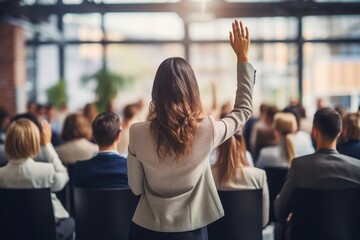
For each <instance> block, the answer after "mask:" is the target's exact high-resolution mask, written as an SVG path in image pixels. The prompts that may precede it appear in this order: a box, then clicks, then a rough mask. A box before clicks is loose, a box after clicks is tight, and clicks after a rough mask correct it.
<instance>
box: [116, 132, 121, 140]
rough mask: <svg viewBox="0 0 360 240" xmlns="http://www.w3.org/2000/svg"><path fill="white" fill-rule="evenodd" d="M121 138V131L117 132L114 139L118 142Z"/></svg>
mask: <svg viewBox="0 0 360 240" xmlns="http://www.w3.org/2000/svg"><path fill="white" fill-rule="evenodd" d="M120 139H121V132H119V133H118V135H117V137H116V141H118V142H120Z"/></svg>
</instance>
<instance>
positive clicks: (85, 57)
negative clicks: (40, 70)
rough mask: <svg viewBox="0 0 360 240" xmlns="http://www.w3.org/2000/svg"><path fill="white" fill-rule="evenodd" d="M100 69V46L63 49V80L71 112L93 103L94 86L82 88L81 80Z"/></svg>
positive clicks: (71, 46) (77, 46)
mask: <svg viewBox="0 0 360 240" xmlns="http://www.w3.org/2000/svg"><path fill="white" fill-rule="evenodd" d="M101 67H102V46H101V45H100V44H81V45H74V46H73V45H68V46H67V47H66V48H65V80H66V83H67V90H68V96H69V107H70V110H71V111H74V110H78V109H80V108H82V107H84V105H85V104H86V103H89V102H93V101H95V94H94V86H87V87H84V86H82V85H81V78H82V77H83V76H84V75H86V76H89V75H91V74H93V73H95V72H96V71H98V70H100V69H101Z"/></svg>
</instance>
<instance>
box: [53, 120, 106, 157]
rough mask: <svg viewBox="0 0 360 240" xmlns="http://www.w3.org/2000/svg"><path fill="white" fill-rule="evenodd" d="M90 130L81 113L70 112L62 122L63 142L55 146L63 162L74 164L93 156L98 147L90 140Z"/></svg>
mask: <svg viewBox="0 0 360 240" xmlns="http://www.w3.org/2000/svg"><path fill="white" fill-rule="evenodd" d="M91 137H92V130H91V126H90V123H89V122H88V120H87V119H86V118H85V117H84V116H83V115H81V114H78V113H76V114H70V115H69V116H68V117H67V118H66V120H65V123H64V128H63V131H62V133H61V138H62V140H63V141H64V143H63V144H62V145H61V146H59V147H57V148H56V152H57V153H58V154H59V157H60V159H61V161H62V162H63V163H66V164H75V162H76V161H78V160H87V159H89V158H92V157H93V156H95V154H96V153H97V152H98V150H99V148H98V146H97V145H96V144H94V143H92V142H90V140H91Z"/></svg>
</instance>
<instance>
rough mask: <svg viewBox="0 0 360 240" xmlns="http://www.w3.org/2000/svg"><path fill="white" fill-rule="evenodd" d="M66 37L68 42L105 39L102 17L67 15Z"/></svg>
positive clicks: (95, 14)
mask: <svg viewBox="0 0 360 240" xmlns="http://www.w3.org/2000/svg"><path fill="white" fill-rule="evenodd" d="M63 21H64V36H65V38H66V39H67V40H80V41H100V40H102V38H103V34H102V30H101V15H100V14H98V13H91V14H65V15H64V18H63Z"/></svg>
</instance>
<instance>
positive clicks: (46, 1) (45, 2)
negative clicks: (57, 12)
mask: <svg viewBox="0 0 360 240" xmlns="http://www.w3.org/2000/svg"><path fill="white" fill-rule="evenodd" d="M57 1H58V0H37V3H38V4H43V5H53V4H55V3H57Z"/></svg>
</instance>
